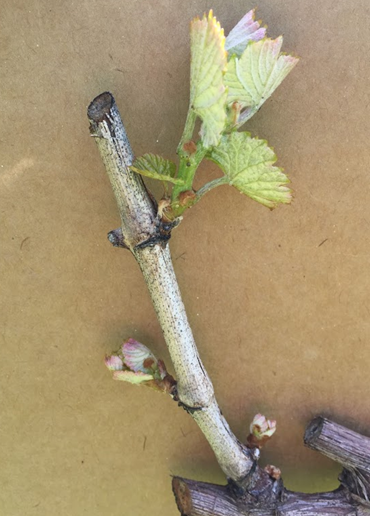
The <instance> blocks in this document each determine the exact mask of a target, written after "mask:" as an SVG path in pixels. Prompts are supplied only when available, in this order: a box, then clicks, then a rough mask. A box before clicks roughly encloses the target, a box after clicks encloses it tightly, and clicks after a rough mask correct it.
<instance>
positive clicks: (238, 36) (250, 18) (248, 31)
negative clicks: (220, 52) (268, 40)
mask: <svg viewBox="0 0 370 516" xmlns="http://www.w3.org/2000/svg"><path fill="white" fill-rule="evenodd" d="M254 15H255V9H252V10H251V11H249V12H247V14H246V15H245V16H243V18H242V19H241V20H240V21H239V22H238V23H237V24H236V25H235V27H234V28H233V29H232V30H231V31H230V33H229V35H228V36H227V38H226V41H225V50H227V52H228V54H229V56H232V55H233V54H236V55H237V56H238V57H239V56H240V55H241V54H242V53H243V51H244V50H245V48H246V46H247V45H248V43H249V42H250V41H259V40H260V39H262V38H264V37H265V35H266V28H265V27H261V25H260V22H259V21H256V20H255V19H254Z"/></svg>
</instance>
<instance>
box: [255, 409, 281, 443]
mask: <svg viewBox="0 0 370 516" xmlns="http://www.w3.org/2000/svg"><path fill="white" fill-rule="evenodd" d="M275 431H276V421H274V420H273V419H272V420H270V419H266V418H265V416H263V415H262V414H257V415H256V416H254V418H253V421H252V424H251V426H250V432H251V434H253V435H254V436H255V437H256V438H257V439H263V438H264V437H271V436H272V435H273V434H274V433H275Z"/></svg>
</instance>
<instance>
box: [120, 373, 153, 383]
mask: <svg viewBox="0 0 370 516" xmlns="http://www.w3.org/2000/svg"><path fill="white" fill-rule="evenodd" d="M113 380H121V381H122V382H129V383H133V384H136V385H139V384H140V383H144V382H150V381H152V380H154V376H153V375H151V374H145V373H142V372H141V371H138V372H136V373H135V372H133V371H114V373H113Z"/></svg>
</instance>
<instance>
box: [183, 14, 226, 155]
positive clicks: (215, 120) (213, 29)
mask: <svg viewBox="0 0 370 516" xmlns="http://www.w3.org/2000/svg"><path fill="white" fill-rule="evenodd" d="M190 40H191V67H190V107H191V109H193V110H194V112H195V113H196V114H197V115H198V116H199V117H200V118H201V119H202V121H203V125H202V128H201V133H200V134H201V138H202V141H203V145H204V147H205V148H209V147H211V146H212V145H217V143H218V142H219V140H220V137H221V132H222V130H223V129H224V126H225V121H226V111H225V103H226V96H227V92H226V89H225V86H224V84H223V74H224V71H225V68H226V63H227V61H226V56H227V53H226V51H225V48H224V46H225V36H224V31H223V29H221V26H220V24H219V22H218V21H217V20H216V18H215V17H214V16H213V13H212V11H210V12H209V15H208V17H207V16H206V15H204V16H203V18H202V19H200V18H195V19H194V20H192V22H191V25H190Z"/></svg>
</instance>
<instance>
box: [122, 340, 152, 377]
mask: <svg viewBox="0 0 370 516" xmlns="http://www.w3.org/2000/svg"><path fill="white" fill-rule="evenodd" d="M122 355H123V363H124V364H125V366H126V367H128V368H129V369H130V370H131V371H134V372H137V371H141V372H142V373H148V374H150V373H152V372H153V371H154V370H156V369H157V368H158V361H157V359H156V358H155V356H154V355H153V353H152V352H151V351H150V349H149V348H147V347H146V346H144V344H141V343H140V342H138V341H137V340H134V339H129V340H128V341H127V342H125V343H124V344H123V346H122Z"/></svg>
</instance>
